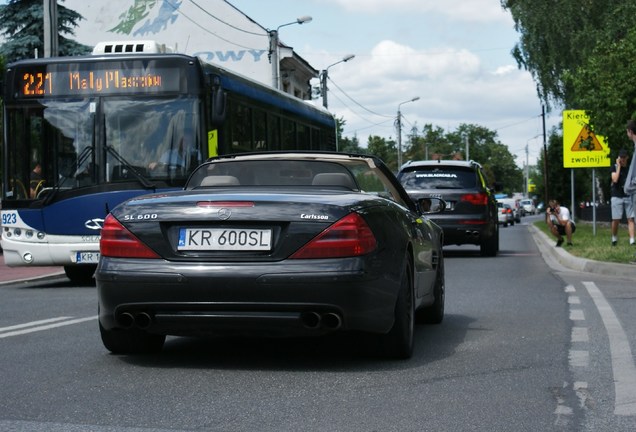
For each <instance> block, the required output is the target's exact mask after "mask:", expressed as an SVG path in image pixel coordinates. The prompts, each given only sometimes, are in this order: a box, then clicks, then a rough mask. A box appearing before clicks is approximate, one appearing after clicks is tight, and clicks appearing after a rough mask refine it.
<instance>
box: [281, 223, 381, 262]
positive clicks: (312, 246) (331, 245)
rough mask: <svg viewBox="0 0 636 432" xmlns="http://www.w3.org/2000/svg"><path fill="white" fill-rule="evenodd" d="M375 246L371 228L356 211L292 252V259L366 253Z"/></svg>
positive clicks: (349, 255) (351, 255)
mask: <svg viewBox="0 0 636 432" xmlns="http://www.w3.org/2000/svg"><path fill="white" fill-rule="evenodd" d="M376 246H377V243H376V240H375V236H374V235H373V232H371V228H369V225H367V223H366V222H365V221H364V219H363V218H362V216H360V215H359V214H358V213H350V214H348V215H347V216H345V217H343V218H342V219H340V220H339V221H337V222H336V223H334V224H333V225H331V226H329V227H328V228H327V229H325V230H324V231H323V232H321V233H320V234H318V236H316V237H314V238H313V239H312V240H311V241H310V242H309V243H307V244H306V245H305V246H303V247H302V248H301V249H300V250H298V251H297V252H296V253H294V254H293V255H292V256H291V257H290V258H292V259H308V258H343V257H353V256H360V255H365V254H368V253H369V252H372V251H373V250H375V248H376Z"/></svg>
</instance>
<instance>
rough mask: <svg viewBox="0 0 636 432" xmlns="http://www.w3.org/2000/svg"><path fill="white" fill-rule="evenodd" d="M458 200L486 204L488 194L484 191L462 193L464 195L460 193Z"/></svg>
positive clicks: (473, 203)
mask: <svg viewBox="0 0 636 432" xmlns="http://www.w3.org/2000/svg"><path fill="white" fill-rule="evenodd" d="M460 200H461V201H466V202H469V203H471V204H472V205H487V204H488V194H486V193H484V192H479V193H471V194H464V195H462V197H461V198H460Z"/></svg>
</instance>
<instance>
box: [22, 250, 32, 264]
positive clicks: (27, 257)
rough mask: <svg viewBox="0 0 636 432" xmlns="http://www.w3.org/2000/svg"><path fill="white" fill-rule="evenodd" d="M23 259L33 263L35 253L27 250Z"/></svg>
mask: <svg viewBox="0 0 636 432" xmlns="http://www.w3.org/2000/svg"><path fill="white" fill-rule="evenodd" d="M22 259H23V260H24V262H25V263H27V264H31V263H32V262H33V255H31V252H26V253H25V254H24V255H22Z"/></svg>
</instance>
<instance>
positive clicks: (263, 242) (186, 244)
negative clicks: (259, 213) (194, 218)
mask: <svg viewBox="0 0 636 432" xmlns="http://www.w3.org/2000/svg"><path fill="white" fill-rule="evenodd" d="M271 248H272V230H268V229H226V228H181V229H180V230H179V242H178V243H177V250H211V251H219V250H220V251H224V250H231V251H259V250H270V249H271Z"/></svg>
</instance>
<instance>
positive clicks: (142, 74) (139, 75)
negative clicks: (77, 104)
mask: <svg viewBox="0 0 636 432" xmlns="http://www.w3.org/2000/svg"><path fill="white" fill-rule="evenodd" d="M178 75H179V73H178V69H154V70H152V71H149V70H147V69H143V70H142V69H101V70H87V71H51V70H48V71H42V70H41V69H40V70H39V71H38V70H26V69H24V70H22V71H21V72H20V73H19V74H18V79H19V80H20V81H19V83H18V85H19V94H20V95H21V96H26V97H43V96H74V95H91V94H93V95H94V94H117V93H156V92H165V91H179V76H178Z"/></svg>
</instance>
